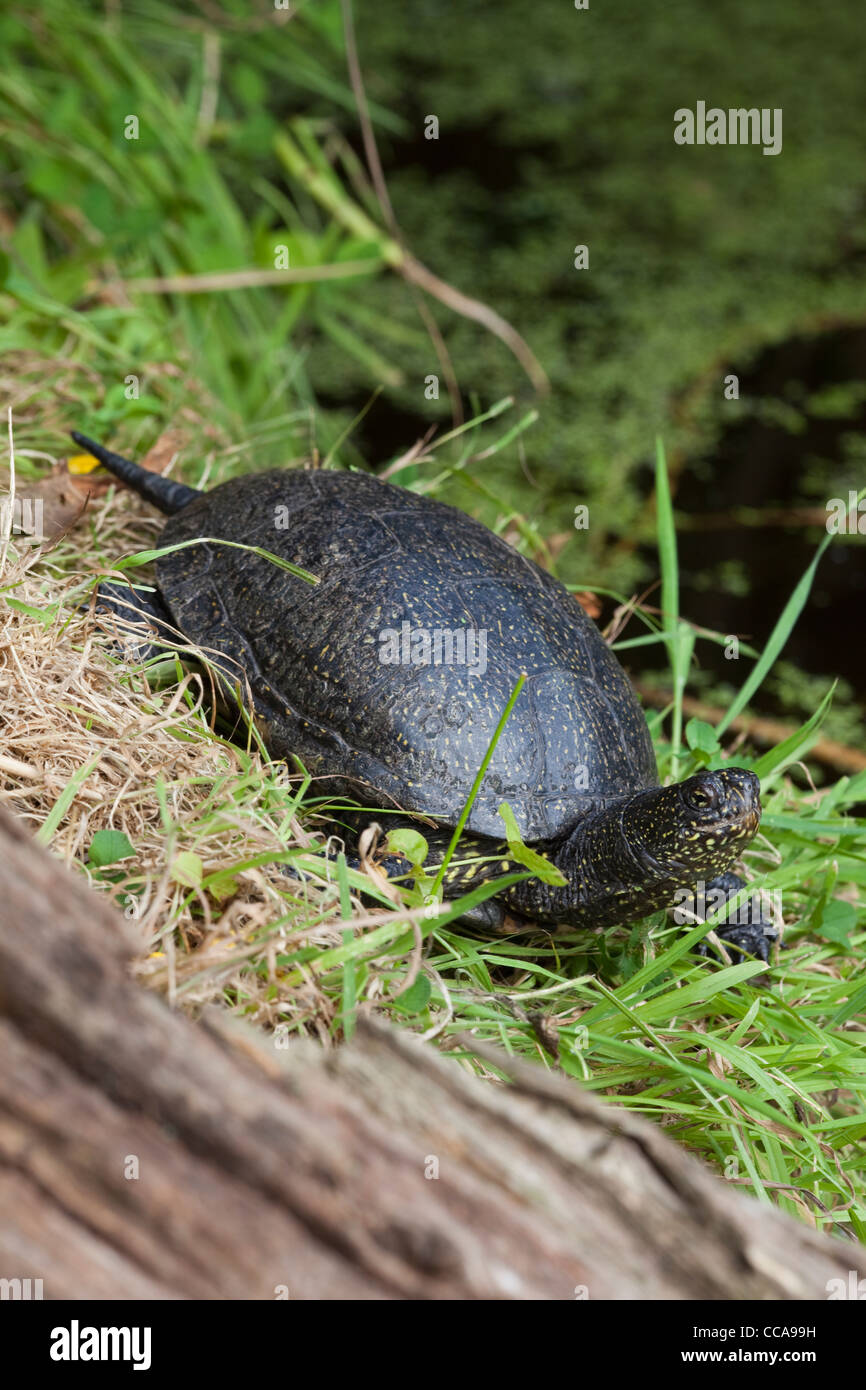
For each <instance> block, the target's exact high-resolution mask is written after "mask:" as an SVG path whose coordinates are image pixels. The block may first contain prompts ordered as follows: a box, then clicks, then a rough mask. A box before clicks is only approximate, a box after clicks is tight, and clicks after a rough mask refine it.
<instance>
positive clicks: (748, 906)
mask: <svg viewBox="0 0 866 1390" xmlns="http://www.w3.org/2000/svg"><path fill="white" fill-rule="evenodd" d="M744 887H745V879H742V878H740V877H739V875H738V874H733V873H726V874H720V875H719V877H718V878H715V879H713V881H712V883H708V884H707V885H706V891H705V894H704V897H703V901H704V903H706V893H709V892H714V893H716V894H718V893H719V892H721V893H725V894H727V897H728V898H732V897H733V896H734V894H735V893H738V892H739V891H740V889H741V888H744ZM716 905H717V904H714V906H716ZM700 915H702V916H705V915H706V907H704V909H703V911H702V912H701V914H700ZM737 917H738V920H737V921H736V922H731V923H722V925H721V926H720V927H718V928H717V930H716V935H717V937H718V938H719V940H720V941H721V943H722V945H723V946H724V947H725V948H726V949H727V952H728V955H729V956H730V957H731V963H732V964H733V965H740V964H741V963H742V962H743V961H745V960H750V959H751V960H762V961H764V962H765V963H766V964H769V960H770V948H771V946H772V945H773V942H774V941H778V939H779V933H778V930H777V929H776V927H774V926H773V924H772V922H768V921H766V920H765V918H764V915H763V913H762V912H761V908H760V904H759V903H758V901H757V900H756V899H751V900H750V901H748V902H746V903H743V904H741V906H740V907H739V908H738V910H737ZM744 917H745V919H746V920H743V919H744ZM697 951H698V954H699V955H702V956H710V955H714V954H716V953H715V952H714V951H713V948H712V946H710V945H709V944H708V942H706V941H701V942H700V943H699V945H698V947H697Z"/></svg>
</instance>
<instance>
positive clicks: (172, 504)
mask: <svg viewBox="0 0 866 1390" xmlns="http://www.w3.org/2000/svg"><path fill="white" fill-rule="evenodd" d="M72 438H73V439H74V440H75V442H76V444H80V446H81V448H82V449H86V451H87V453H88V454H92V455H93V457H94V458H95V459H99V462H100V463H101V464H102V466H103V467H104V468H107V469H108V471H109V473H113V474H114V476H115V478H120V480H121V482H124V483H126V484H128V486H129V487H131V488H132V490H133V492H137V493H138V495H139V497H144V498H145V500H146V501H148V502H150V503H152V504H153V506H154V507H158V508H159V510H160V511H161V512H166V513H167V515H169V516H172V515H173V514H174V513H175V512H179V511H182V510H183V508H184V507H187V506H189V504H190V502H194V501H195V499H196V498H197V497H201V496H203V494H202V493H201V492H199V491H198V489H197V488H194V487H187V486H186V484H185V483H176V482H173V481H172V479H171V478H163V476H162V474H161V473H151V472H150V471H149V470H148V469H147V468H142V467H141V465H140V464H138V463H133V461H132V459H125V458H124V457H123V455H122V454H115V453H112V451H111V449H106V448H104V447H103V445H102V444H97V443H96V442H95V441H94V440H93V439H88V437H87V435H86V434H79V433H78V431H77V430H72Z"/></svg>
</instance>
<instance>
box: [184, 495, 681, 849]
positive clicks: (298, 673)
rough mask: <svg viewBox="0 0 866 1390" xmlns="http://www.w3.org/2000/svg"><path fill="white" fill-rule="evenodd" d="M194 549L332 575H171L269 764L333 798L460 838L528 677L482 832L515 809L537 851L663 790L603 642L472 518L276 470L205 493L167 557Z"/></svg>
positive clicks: (216, 557)
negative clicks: (241, 698)
mask: <svg viewBox="0 0 866 1390" xmlns="http://www.w3.org/2000/svg"><path fill="white" fill-rule="evenodd" d="M197 537H208V538H211V539H223V540H230V541H239V542H241V543H242V544H243V545H247V546H260V547H262V548H263V549H265V550H268V551H270V552H272V553H274V554H276V555H278V556H280V557H281V558H283V559H285V560H290V561H292V562H293V563H295V564H297V565H300V566H302V567H303V568H304V569H306V570H309V571H311V572H312V573H313V574H314V575H316V576H317V577H318V578H319V580H320V582H319V583H318V584H316V585H310V584H309V583H308V582H307V581H305V580H302V579H299V578H297V577H296V576H294V575H292V574H290V573H288V572H287V571H285V570H282V569H280V568H279V567H278V566H276V565H274V564H273V563H272V562H271V561H269V560H267V559H264V558H262V557H260V556H257V555H254V554H251V553H250V552H249V551H247V550H243V549H234V548H232V547H229V546H220V545H214V544H210V543H209V544H202V545H193V546H189V547H186V548H184V549H183V550H178V551H175V552H173V553H172V554H170V555H167V556H164V557H163V558H162V559H160V560H159V561H158V563H157V576H158V582H159V587H160V589H161V591H162V595H163V598H164V600H165V602H166V604H167V606H168V608H169V609H170V611H171V613H172V615H173V618H174V621H175V623H176V624H177V626H178V627H179V628H180V629H181V630H182V631H183V632H184V633H186V634H187V636H188V637H189V638H190V639H192V640H193V641H194V642H196V643H198V644H199V645H200V646H202V647H204V648H209V649H211V651H216V652H218V653H221V654H222V655H223V656H224V657H225V658H226V659H227V663H228V665H229V666H230V667H231V668H232V669H237V671H238V673H239V675H240V672H243V674H244V675H245V677H246V679H247V680H248V681H249V684H250V687H251V689H252V692H253V696H254V701H255V706H256V711H257V714H258V715H259V717H260V718H261V720H262V721H263V725H264V729H265V737H266V740H267V743H268V746H269V748H270V749H271V751H272V752H273V753H274V754H275V755H277V756H281V757H290V756H291V755H292V754H296V755H297V756H298V757H299V758H300V759H301V761H302V762H303V764H304V766H305V767H306V768H307V770H308V771H309V772H311V773H313V774H314V775H315V776H316V777H320V778H326V779H328V783H329V789H330V787H333V788H334V789H338V790H345V791H348V792H350V793H351V794H352V795H353V796H355V797H356V798H357V799H359V800H361V801H362V802H365V803H366V804H369V805H376V806H384V807H389V806H394V807H395V808H396V807H400V808H402V809H404V810H407V811H420V812H426V813H428V814H430V815H433V816H436V817H438V818H439V819H441V820H442V821H443V822H445V823H446V824H453V823H454V822H455V821H456V819H457V817H458V816H459V814H460V812H461V811H462V809H463V806H464V804H465V802H466V800H467V798H468V796H469V793H470V790H471V787H472V784H473V781H474V779H475V776H476V773H477V771H478V768H479V767H480V765H481V762H482V760H483V758H484V755H485V753H486V752H487V749H488V747H489V744H490V742H491V739H492V737H493V733H494V730H495V729H496V725H497V722H498V721H499V719H500V717H501V715H502V712H503V710H504V708H505V705H506V703H507V701H508V699H509V697H510V696H511V694H512V692H513V690H514V687H515V685H516V684H517V681H518V678H519V677H520V675H521V673H523V672H525V673H526V677H527V679H526V683H525V685H524V687H523V689H522V691H521V693H520V696H519V697H518V700H517V703H516V705H515V707H514V709H513V711H512V714H511V716H510V718H509V720H508V723H507V725H506V727H505V729H504V732H503V734H502V736H501V737H500V739H499V742H498V743H497V745H496V749H495V751H494V754H493V758H492V761H491V763H490V766H489V768H488V771H487V774H486V777H485V779H484V782H483V783H482V786H481V789H480V791H479V794H478V796H477V798H476V800H475V803H474V805H473V807H472V811H471V813H470V816H469V820H468V826H469V828H470V829H471V830H473V831H475V832H476V833H479V834H484V835H493V836H499V837H501V836H502V834H503V829H504V827H503V821H502V818H501V816H500V815H499V813H498V807H499V805H500V803H501V802H502V801H507V802H508V803H509V805H510V806H511V808H512V810H513V811H514V814H515V817H516V819H517V823H518V826H519V827H520V831H521V834H522V835H523V837H524V839H526V840H528V841H543V840H545V839H548V838H550V837H552V836H554V835H557V834H559V833H561V832H563V831H565V830H567V829H568V828H569V826H571V825H573V824H574V823H575V822H576V821H577V820H578V819H579V818H580V817H581V816H582V815H584V814H585V813H586V812H587V811H588V810H590V809H593V808H596V807H599V806H602V805H605V804H607V803H609V802H611V801H614V800H618V799H619V798H621V797H624V796H628V795H630V794H632V793H634V792H636V791H640V790H641V789H642V788H645V787H649V786H655V785H657V782H658V776H657V772H656V765H655V758H654V756H653V750H652V744H651V742H650V737H649V731H648V729H647V725H646V721H645V719H644V716H643V712H642V711H641V708H640V705H639V704H638V702H637V699H636V697H635V694H634V691H633V689H632V687H631V685H630V683H629V681H628V678H627V677H626V675H625V673H624V671H623V670H622V668H621V666H620V665H619V663H618V661H617V660H616V657H615V656H614V655H613V653H612V652H611V651H610V650H609V648H608V647H607V646H606V644H605V643H604V641H603V640H602V637H601V635H600V633H599V631H598V628H597V627H596V626H595V624H594V623H593V622H592V620H591V619H590V618H589V617H587V615H586V614H585V613H584V611H583V609H582V608H581V607H580V605H579V604H578V603H577V601H576V600H575V599H574V598H572V597H571V595H570V594H569V593H568V592H567V590H566V589H564V588H563V586H562V585H561V584H559V583H558V582H557V581H556V580H555V579H553V578H552V577H551V576H550V575H549V574H547V573H546V572H545V571H544V570H542V569H540V568H539V567H538V566H537V565H535V564H533V563H532V561H530V560H527V559H525V558H524V557H523V556H522V555H520V554H518V552H517V551H516V550H514V549H513V548H512V547H511V546H509V545H508V544H507V543H506V542H505V541H503V540H501V539H500V538H499V537H497V536H495V535H494V534H493V533H492V532H491V531H489V530H488V529H487V527H485V526H483V525H482V524H481V523H479V522H477V521H474V520H473V519H472V518H471V517H469V516H467V515H466V514H465V513H464V512H461V511H459V510H457V509H456V508H453V507H449V506H446V505H444V504H443V503H441V502H437V501H434V500H432V499H431V498H428V497H423V496H420V495H418V494H416V493H413V492H409V491H407V490H406V489H404V488H399V487H393V486H391V485H390V484H388V483H384V482H382V481H380V480H379V479H377V478H375V477H371V476H369V475H367V474H361V473H346V472H336V471H328V470H320V471H315V472H301V471H291V470H288V471H274V472H268V473H259V474H254V475H249V476H246V477H242V478H236V479H233V480H232V481H230V482H227V483H223V484H222V485H221V486H219V487H216V488H214V489H213V491H211V492H208V493H205V494H203V495H202V496H201V497H199V498H198V499H197V500H196V501H194V502H192V503H191V504H190V505H188V506H187V507H185V508H184V509H183V510H182V511H181V512H179V513H177V515H175V516H173V517H172V518H171V519H170V520H169V522H168V524H167V525H166V527H165V529H164V532H163V535H162V542H161V543H162V544H163V545H174V544H176V543H178V542H180V541H188V540H192V539H194V538H197ZM425 634H426V635H425ZM437 634H439V635H438V637H437ZM225 664H226V663H223V665H225Z"/></svg>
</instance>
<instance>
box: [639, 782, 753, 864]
mask: <svg viewBox="0 0 866 1390" xmlns="http://www.w3.org/2000/svg"><path fill="white" fill-rule="evenodd" d="M760 819H761V784H760V782H759V781H758V779H757V777H756V776H755V774H754V773H753V772H747V771H746V770H745V768H742V767H725V768H721V769H719V771H718V772H697V773H695V775H694V776H693V777H687V778H686V780H685V781H684V782H678V783H676V784H675V785H674V786H672V787H657V788H653V789H652V790H651V791H646V792H641V793H638V795H637V796H635V797H633V798H632V799H631V801H630V802H629V804H628V805H627V806H626V808H625V810H624V812H623V832H624V834H625V837H626V840H627V842H628V844H629V846H630V847H631V849H632V850H633V851H634V852H635V853H636V854H637V856H638V857H639V858H640V859H641V861H642V862H643V863H644V865H645V867H646V868H647V869H650V870H654V871H656V872H658V871H659V870H661V872H662V873H663V875H664V876H665V877H668V876H669V877H670V878H674V879H678V880H679V881H680V882H684V883H685V882H689V881H697V880H698V879H711V878H713V877H714V876H715V875H716V874H720V873H722V872H723V871H724V870H725V869H726V868H727V867H728V865H730V864H731V863H733V861H734V860H735V859H736V858H737V856H738V854H739V853H740V852H741V850H743V849H744V848H745V846H746V845H747V844H748V843H749V841H750V840H751V839H752V838H753V837H754V835H755V832H756V831H757V829H758V825H759V823H760Z"/></svg>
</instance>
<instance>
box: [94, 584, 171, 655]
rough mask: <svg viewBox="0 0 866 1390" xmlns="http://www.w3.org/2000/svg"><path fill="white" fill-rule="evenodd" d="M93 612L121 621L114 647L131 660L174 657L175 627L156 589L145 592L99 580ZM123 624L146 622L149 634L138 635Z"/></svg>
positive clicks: (130, 586)
mask: <svg viewBox="0 0 866 1390" xmlns="http://www.w3.org/2000/svg"><path fill="white" fill-rule="evenodd" d="M96 611H97V613H103V614H106V615H107V614H113V615H114V617H116V618H119V619H120V620H121V624H122V626H121V624H118V628H117V639H116V642H115V646H116V647H117V649H118V651H122V652H123V653H124V655H126V656H127V657H129V658H130V659H131V660H132V661H135V662H145V661H153V660H155V659H157V658H158V657H165V656H167V655H173V654H175V649H176V646H177V641H178V637H177V631H176V627H175V624H174V621H173V619H172V616H171V614H170V612H169V611H168V608H167V607H166V605H165V601H164V600H163V598H162V595H161V594H160V593H159V592H158V590H153V591H152V592H150V593H148V592H145V591H142V590H141V589H134V588H133V587H132V585H131V584H121V583H118V582H117V581H116V580H110V579H106V580H103V582H102V583H101V584H100V585H98V587H97V590H96ZM127 623H135V624H136V625H138V624H144V623H146V624H147V626H148V628H149V629H150V630H151V631H150V633H148V634H145V633H144V632H142V633H141V634H140V635H139V633H136V632H134V631H132V630H131V629H130V628H128V627H127V626H126V624H127ZM159 638H163V639H164V642H160V641H159V640H158V639H159Z"/></svg>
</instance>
